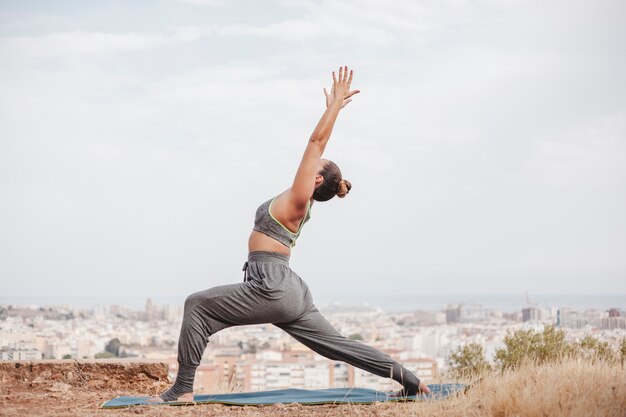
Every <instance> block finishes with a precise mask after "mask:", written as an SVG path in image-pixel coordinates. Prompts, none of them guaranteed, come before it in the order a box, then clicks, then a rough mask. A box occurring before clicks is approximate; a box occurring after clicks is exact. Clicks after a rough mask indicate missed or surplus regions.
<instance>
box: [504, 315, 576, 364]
mask: <svg viewBox="0 0 626 417" xmlns="http://www.w3.org/2000/svg"><path fill="white" fill-rule="evenodd" d="M574 351H575V349H574V347H573V346H572V345H571V344H570V343H568V342H567V341H566V340H565V331H564V330H558V329H556V328H555V327H554V326H546V327H544V329H543V331H542V332H536V331H535V330H532V329H531V330H517V331H515V332H513V333H511V334H507V335H506V336H505V337H504V347H503V348H500V349H497V350H496V356H495V362H496V366H497V367H498V368H499V369H501V370H506V369H517V368H519V367H520V366H521V365H523V364H524V363H526V362H533V363H536V364H538V365H541V364H544V363H553V362H556V361H559V360H561V359H564V358H567V357H571V356H572V355H573V353H574Z"/></svg>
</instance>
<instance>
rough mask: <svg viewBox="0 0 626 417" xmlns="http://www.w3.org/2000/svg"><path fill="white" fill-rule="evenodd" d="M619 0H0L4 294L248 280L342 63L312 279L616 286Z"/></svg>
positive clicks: (417, 288) (129, 291)
mask: <svg viewBox="0 0 626 417" xmlns="http://www.w3.org/2000/svg"><path fill="white" fill-rule="evenodd" d="M625 16H626V2H623V1H592V0H590V1H569V0H568V1H548V2H539V1H532V2H526V1H516V0H510V1H495V0H494V1H487V0H486V1H481V0H478V1H464V0H455V1H442V0H433V1H419V2H417V1H394V2H382V1H356V0H347V1H337V0H328V1H319V2H318V1H297V0H296V1H268V2H258V1H248V2H238V1H237V2H236V1H219V0H186V1H174V0H160V1H151V2H148V1H145V2H142V1H134V2H126V1H89V2H85V1H78V0H77V1H55V2H48V1H25V0H20V1H0V199H1V200H0V281H1V290H0V293H1V295H3V296H62V295H70V296H83V295H85V296H86V295H89V296H107V297H111V296H115V295H116V294H125V295H132V296H138V297H143V296H146V297H147V296H149V295H151V296H157V297H158V296H163V295H166V294H176V295H181V294H182V295H185V294H188V293H191V292H194V291H198V290H201V289H205V288H209V287H211V286H214V285H220V284H226V283H233V282H238V281H240V280H241V277H242V272H241V266H242V264H243V262H244V261H245V259H246V255H247V239H248V235H249V233H250V230H251V228H252V226H253V219H254V213H255V211H256V208H257V206H258V205H259V204H260V203H262V202H263V201H265V200H267V199H268V198H270V197H272V196H274V195H276V194H278V193H280V192H282V191H283V190H284V189H286V188H287V187H289V186H290V184H291V181H292V179H293V175H294V174H295V170H296V168H297V165H298V163H299V161H300V158H301V155H302V152H303V150H304V148H305V146H306V142H307V140H308V138H309V135H310V133H311V131H312V129H313V127H314V126H315V124H316V122H317V120H318V119H319V117H320V116H321V114H322V112H323V111H324V107H325V105H324V95H323V92H322V88H323V87H329V86H330V81H331V76H330V74H331V71H332V70H333V69H336V68H338V67H339V66H340V65H349V66H350V67H351V68H354V71H355V77H354V82H353V87H354V88H358V89H360V90H361V94H359V95H357V96H355V97H354V100H353V102H352V103H350V104H349V105H348V106H347V107H346V108H345V109H344V110H343V111H342V113H341V114H340V115H339V119H338V121H337V124H336V127H335V131H334V133H333V136H332V137H331V140H330V142H329V145H328V147H327V148H326V153H325V157H327V158H329V159H332V160H334V161H335V162H337V163H338V165H339V166H340V167H341V169H342V171H343V174H344V177H345V178H347V179H348V180H350V181H351V182H352V184H353V189H352V191H351V192H350V194H349V196H348V197H347V198H345V199H343V200H340V199H333V200H331V201H330V202H328V203H318V204H315V205H314V207H313V211H312V218H311V220H310V221H309V222H308V223H307V224H306V226H305V227H304V229H303V232H302V235H301V237H300V239H299V240H298V244H297V246H296V248H295V249H294V250H293V252H292V258H291V266H292V268H293V269H294V270H295V271H296V272H297V273H298V274H299V275H300V276H301V277H302V278H303V279H304V280H305V281H307V282H308V284H309V286H310V287H311V288H312V290H313V294H314V296H315V295H319V296H320V297H328V296H329V295H333V294H336V295H337V297H339V298H341V294H357V295H358V294H363V296H364V297H370V299H372V297H373V299H375V296H376V295H393V294H403V295H410V294H446V293H448V292H450V293H455V294H459V293H461V294H463V293H467V294H477V293H520V294H522V293H523V292H524V291H529V292H530V293H531V294H533V293H571V294H607V293H610V294H626V215H625V213H626V193H625V192H624V191H625V190H626V25H624V17H625Z"/></svg>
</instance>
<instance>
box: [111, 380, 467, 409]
mask: <svg viewBox="0 0 626 417" xmlns="http://www.w3.org/2000/svg"><path fill="white" fill-rule="evenodd" d="M428 388H430V394H428V395H425V394H422V395H420V396H419V398H416V396H411V397H406V398H395V397H389V396H388V394H389V393H384V392H381V391H375V390H373V389H366V388H330V389H319V390H304V389H281V390H275V391H259V392H237V393H230V394H208V395H194V398H193V400H194V402H193V403H187V402H175V401H173V402H167V403H149V402H148V401H147V400H148V398H149V397H117V398H114V399H112V400H109V401H106V402H104V403H103V404H102V405H101V408H122V407H130V406H131V405H146V404H149V405H188V404H226V405H270V404H291V403H299V404H308V405H315V404H348V403H349V404H371V403H374V402H383V401H403V400H405V399H408V400H417V399H419V400H431V401H432V400H440V399H443V398H446V397H447V396H449V395H451V394H455V393H457V392H461V391H463V390H465V389H466V388H467V385H465V384H430V385H428Z"/></svg>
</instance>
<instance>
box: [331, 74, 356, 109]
mask: <svg viewBox="0 0 626 417" xmlns="http://www.w3.org/2000/svg"><path fill="white" fill-rule="evenodd" d="M352 75H353V71H352V70H350V73H348V66H347V65H346V66H345V67H339V79H337V77H336V76H335V71H333V86H332V88H331V90H330V94H328V91H326V88H324V95H325V96H326V107H330V105H331V104H333V103H337V104H340V105H341V107H340V108H341V109H343V108H344V107H346V105H347V104H348V103H350V102H351V101H352V98H351V97H352V96H353V95H355V94H358V93H360V92H361V91H360V90H352V91H350V84H352Z"/></svg>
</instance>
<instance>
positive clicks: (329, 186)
mask: <svg viewBox="0 0 626 417" xmlns="http://www.w3.org/2000/svg"><path fill="white" fill-rule="evenodd" d="M319 175H321V176H322V177H324V181H323V182H322V183H321V184H320V185H318V186H317V188H315V191H314V192H313V199H314V200H315V201H328V200H330V199H331V198H333V197H334V196H337V197H339V198H343V197H345V196H346V194H348V192H350V189H351V188H352V184H350V181H348V180H344V179H342V178H341V171H340V170H339V167H338V166H337V164H335V163H334V162H333V161H329V160H326V162H325V163H324V166H323V167H322V170H321V171H320V172H319Z"/></svg>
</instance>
